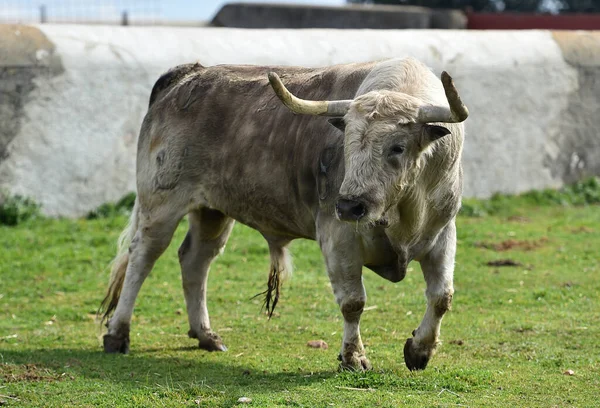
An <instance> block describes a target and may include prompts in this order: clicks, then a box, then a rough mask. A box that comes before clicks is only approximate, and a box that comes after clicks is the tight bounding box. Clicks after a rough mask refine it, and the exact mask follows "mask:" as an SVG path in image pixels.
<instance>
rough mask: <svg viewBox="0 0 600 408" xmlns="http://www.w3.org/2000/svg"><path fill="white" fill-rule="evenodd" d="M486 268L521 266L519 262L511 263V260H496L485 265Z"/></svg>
mask: <svg viewBox="0 0 600 408" xmlns="http://www.w3.org/2000/svg"><path fill="white" fill-rule="evenodd" d="M486 265H487V266H523V264H522V263H521V262H517V261H513V260H512V259H498V260H496V261H489V262H487V263H486Z"/></svg>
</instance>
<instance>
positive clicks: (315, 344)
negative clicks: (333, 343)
mask: <svg viewBox="0 0 600 408" xmlns="http://www.w3.org/2000/svg"><path fill="white" fill-rule="evenodd" d="M306 345H307V346H308V347H312V348H316V349H323V350H327V349H328V348H329V346H328V345H327V343H326V342H325V341H324V340H310V341H309V342H308V343H306Z"/></svg>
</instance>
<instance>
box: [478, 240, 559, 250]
mask: <svg viewBox="0 0 600 408" xmlns="http://www.w3.org/2000/svg"><path fill="white" fill-rule="evenodd" d="M547 242H548V238H546V237H542V238H540V239H538V240H535V241H528V240H517V239H507V240H506V241H502V242H496V243H490V242H477V243H475V246H476V247H477V248H485V249H491V250H494V251H496V252H504V251H510V250H513V249H519V250H522V251H532V250H534V249H538V248H541V247H542V246H544V244H545V243H547Z"/></svg>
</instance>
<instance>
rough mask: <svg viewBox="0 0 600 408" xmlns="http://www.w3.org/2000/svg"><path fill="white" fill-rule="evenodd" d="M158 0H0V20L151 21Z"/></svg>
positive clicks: (158, 7)
mask: <svg viewBox="0 0 600 408" xmlns="http://www.w3.org/2000/svg"><path fill="white" fill-rule="evenodd" d="M161 3H162V1H161V0H97V1H90V0H0V23H85V24H121V25H130V24H132V25H137V24H155V23H157V22H159V21H160V20H161Z"/></svg>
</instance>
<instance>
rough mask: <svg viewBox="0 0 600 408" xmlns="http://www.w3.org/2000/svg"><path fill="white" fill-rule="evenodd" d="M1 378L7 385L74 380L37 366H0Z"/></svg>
mask: <svg viewBox="0 0 600 408" xmlns="http://www.w3.org/2000/svg"><path fill="white" fill-rule="evenodd" d="M0 378H2V379H3V380H4V381H6V382H7V383H14V382H22V381H29V382H35V381H47V382H55V381H62V380H65V379H67V378H69V379H71V380H72V379H73V377H72V376H70V375H67V374H66V373H62V374H59V373H56V372H53V371H51V370H50V369H48V368H44V367H38V366H36V365H35V364H22V365H15V364H0Z"/></svg>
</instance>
